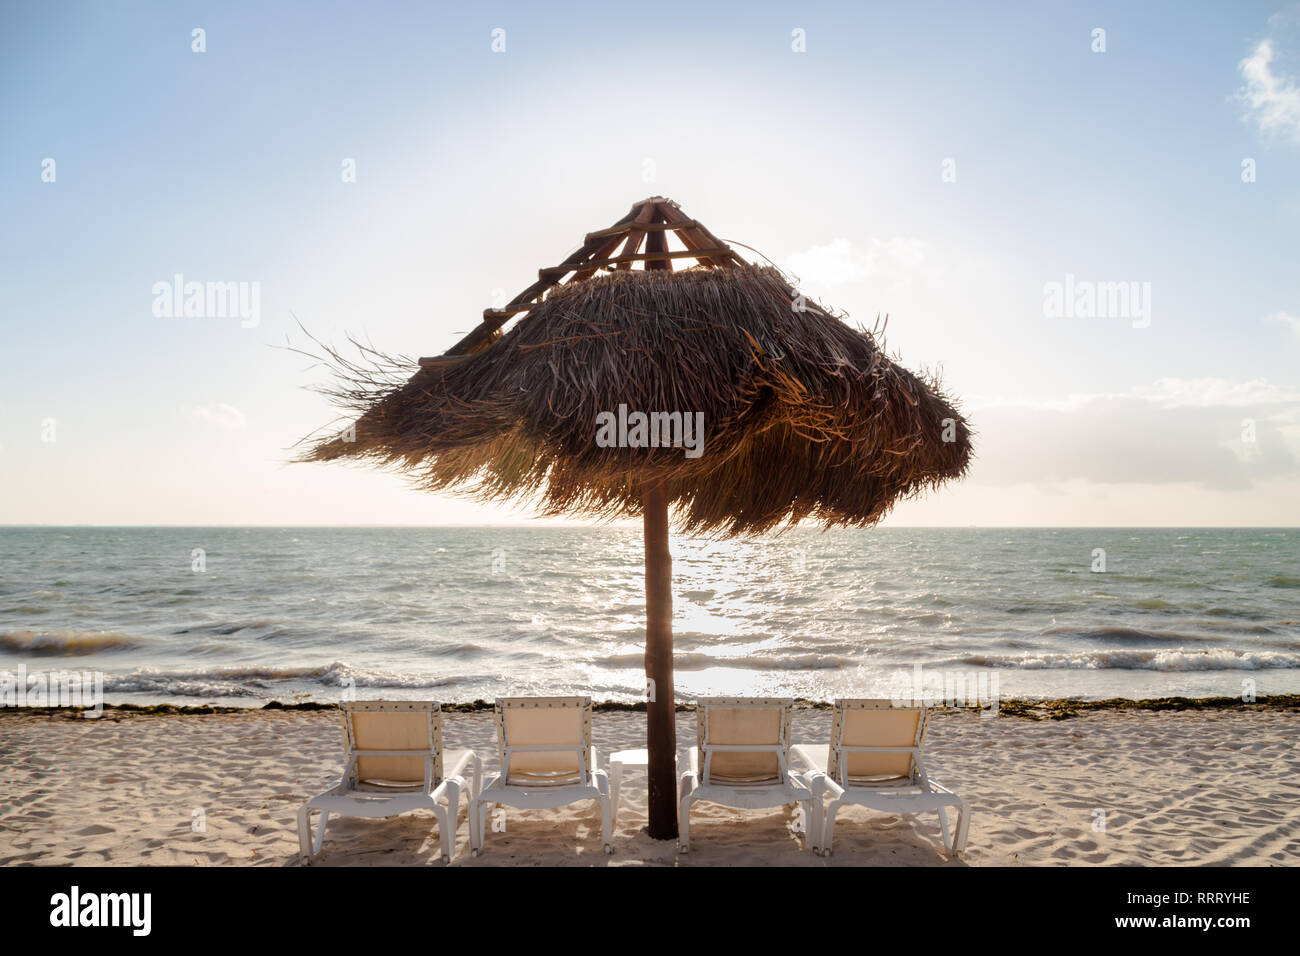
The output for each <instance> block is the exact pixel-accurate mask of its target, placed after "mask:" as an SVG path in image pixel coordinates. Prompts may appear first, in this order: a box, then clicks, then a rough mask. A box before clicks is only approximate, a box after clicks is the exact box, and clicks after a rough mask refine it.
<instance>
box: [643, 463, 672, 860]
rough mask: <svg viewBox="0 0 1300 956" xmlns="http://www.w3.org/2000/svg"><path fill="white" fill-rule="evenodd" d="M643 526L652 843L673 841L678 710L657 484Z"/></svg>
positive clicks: (647, 498)
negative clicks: (674, 685)
mask: <svg viewBox="0 0 1300 956" xmlns="http://www.w3.org/2000/svg"><path fill="white" fill-rule="evenodd" d="M641 509H642V514H643V518H644V522H645V676H646V691H647V695H646V696H647V702H646V749H647V750H649V755H650V759H649V765H648V766H647V767H646V777H647V780H648V781H649V784H650V812H649V815H650V826H649V829H648V832H649V835H650V838H651V839H653V840H675V839H677V713H676V711H677V707H676V697H675V696H674V694H673V559H672V555H671V554H670V553H669V551H668V496H667V493H666V491H665V489H664V484H663V482H662V481H648V482H645V483H644V484H643V485H642V486H641Z"/></svg>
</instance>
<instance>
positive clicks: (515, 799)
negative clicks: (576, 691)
mask: <svg viewBox="0 0 1300 956" xmlns="http://www.w3.org/2000/svg"><path fill="white" fill-rule="evenodd" d="M495 716H496V724H497V751H498V753H499V755H500V757H501V772H500V773H498V774H496V775H495V776H492V777H489V778H488V780H487V782H486V783H485V784H484V785H483V789H482V791H481V792H480V793H479V794H477V795H476V796H475V797H474V799H472V800H471V801H470V807H469V837H470V851H471V853H472V854H473V855H474V856H478V855H479V853H481V852H482V850H483V841H484V837H485V835H486V829H487V819H488V811H489V809H490V808H491V807H493V806H494V805H499V804H505V805H507V806H511V807H518V808H520V809H522V810H550V809H552V808H554V807H563V806H567V805H568V804H570V803H577V802H579V801H580V800H595V801H597V802H598V803H599V804H600V840H601V844H602V845H603V847H604V849H605V852H606V853H613V852H614V848H613V845H612V844H611V842H610V839H611V836H612V833H613V829H614V824H613V814H612V813H611V809H610V797H609V777H608V776H607V775H606V773H605V771H603V770H598V769H597V768H596V748H595V747H593V746H592V745H591V698H590V697H506V698H501V699H498V700H497V702H496V707H495Z"/></svg>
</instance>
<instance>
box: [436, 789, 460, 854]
mask: <svg viewBox="0 0 1300 956" xmlns="http://www.w3.org/2000/svg"><path fill="white" fill-rule="evenodd" d="M433 812H434V814H435V815H437V817H438V845H439V846H440V847H441V848H442V862H443V863H450V862H451V855H452V853H453V852H455V849H456V827H457V824H458V823H460V782H459V781H458V780H457V779H456V778H454V777H453V778H451V779H449V780H448V781H447V809H446V810H445V811H442V810H440V809H439V808H438V807H434V809H433Z"/></svg>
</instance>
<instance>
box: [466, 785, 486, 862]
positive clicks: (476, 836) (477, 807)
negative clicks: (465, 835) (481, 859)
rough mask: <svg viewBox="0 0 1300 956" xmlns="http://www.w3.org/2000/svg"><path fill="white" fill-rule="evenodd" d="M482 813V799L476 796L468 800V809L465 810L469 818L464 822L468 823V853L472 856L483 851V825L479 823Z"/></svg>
mask: <svg viewBox="0 0 1300 956" xmlns="http://www.w3.org/2000/svg"><path fill="white" fill-rule="evenodd" d="M482 814H483V803H482V801H480V800H479V799H477V798H474V799H472V800H470V802H469V810H468V811H467V812H466V815H467V816H468V817H469V819H468V820H466V821H465V822H466V823H467V824H468V825H469V855H470V856H474V857H476V856H478V855H479V854H480V853H482V852H483V827H482V826H480V824H479V819H480V818H481V816H482Z"/></svg>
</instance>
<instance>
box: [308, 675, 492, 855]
mask: <svg viewBox="0 0 1300 956" xmlns="http://www.w3.org/2000/svg"><path fill="white" fill-rule="evenodd" d="M340 706H341V709H342V712H343V746H344V749H345V756H346V758H347V765H346V767H345V768H344V770H343V779H342V780H340V781H339V783H338V784H337V785H336V786H334V787H332V788H331V789H329V790H326V791H325V792H324V793H321V794H318V795H317V796H314V797H312V798H311V799H310V800H308V801H307V802H306V803H305V804H303V805H302V809H300V810H299V811H298V845H299V850H300V853H301V857H302V861H303V863H310V862H311V861H312V859H313V858H314V857H315V856H316V854H318V853H320V851H321V845H322V844H323V843H324V842H325V825H326V823H327V822H328V820H329V815H330V814H331V813H335V814H338V815H339V816H346V817H368V818H375V817H391V816H396V815H398V814H400V813H409V812H411V811H412V810H432V811H433V813H434V816H435V817H437V820H438V841H439V844H440V849H441V855H442V862H443V863H449V862H451V854H452V851H453V850H454V849H455V846H456V825H457V821H458V818H459V805H460V796H461V794H462V793H464V792H466V791H467V790H468V793H469V796H470V798H471V799H472V798H473V797H474V796H475V795H477V793H478V790H479V787H480V785H481V784H482V779H483V765H482V763H481V762H480V760H479V758H478V755H477V754H475V753H474V751H472V750H462V751H455V752H453V753H450V754H447V755H446V757H447V761H448V762H449V763H450V765H451V773H449V774H447V775H445V776H444V774H443V751H442V714H441V712H440V705H438V704H436V703H433V702H430V701H412V700H364V701H361V700H359V701H345V702H344V703H343V704H341V705H340ZM467 770H468V771H469V775H470V783H469V785H468V786H466V783H465V778H464V776H463V774H464V773H465V772H466V771H467ZM313 810H318V811H320V826H319V828H318V829H317V831H316V836H315V839H313V838H312V832H311V812H312V811H313Z"/></svg>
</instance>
